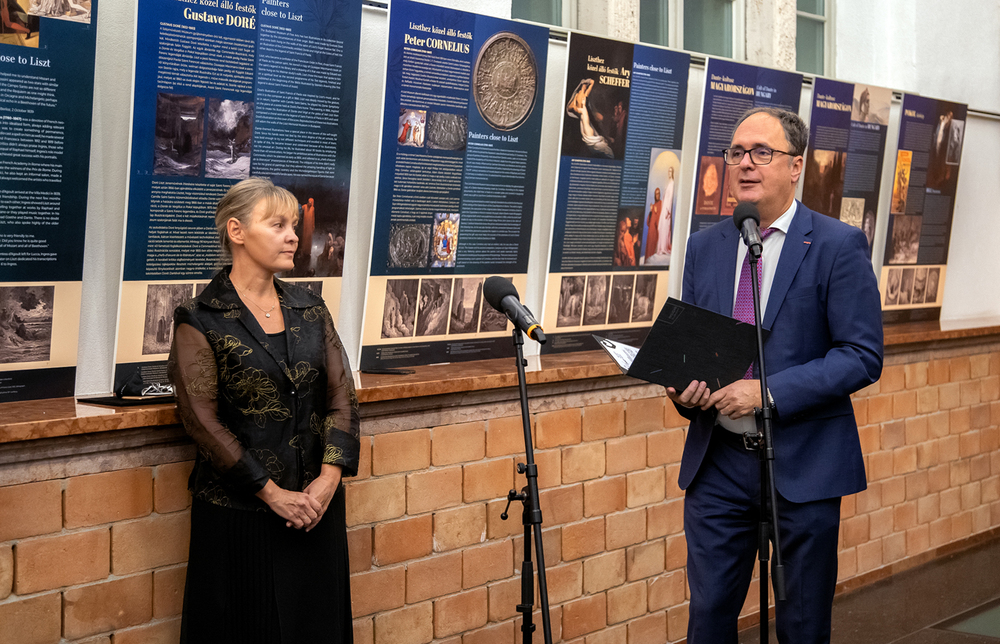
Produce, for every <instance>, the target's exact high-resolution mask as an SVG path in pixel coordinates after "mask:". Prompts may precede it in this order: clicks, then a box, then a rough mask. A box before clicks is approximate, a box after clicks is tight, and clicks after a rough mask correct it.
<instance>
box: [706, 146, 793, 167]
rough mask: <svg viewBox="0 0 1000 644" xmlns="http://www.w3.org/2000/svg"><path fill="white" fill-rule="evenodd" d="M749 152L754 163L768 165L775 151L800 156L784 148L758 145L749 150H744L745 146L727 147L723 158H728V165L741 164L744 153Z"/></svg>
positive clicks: (723, 152)
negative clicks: (775, 148) (777, 148)
mask: <svg viewBox="0 0 1000 644" xmlns="http://www.w3.org/2000/svg"><path fill="white" fill-rule="evenodd" d="M748 152H749V153H750V160H751V161H753V162H754V165H767V164H768V163H770V162H771V159H773V158H774V153H775V152H777V153H778V154H787V155H788V156H790V157H794V156H798V155H796V154H792V153H791V152H785V151H784V150H772V149H771V148H765V147H756V148H750V149H749V150H744V149H743V148H726V149H725V150H723V151H722V158H723V159H725V160H726V164H727V165H739V164H740V161H742V160H743V155H745V154H746V153H748Z"/></svg>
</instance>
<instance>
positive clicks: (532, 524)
mask: <svg viewBox="0 0 1000 644" xmlns="http://www.w3.org/2000/svg"><path fill="white" fill-rule="evenodd" d="M513 338H514V349H515V350H516V352H517V384H518V389H519V390H520V394H521V424H522V426H523V427H524V453H525V462H524V463H518V464H517V472H518V474H524V476H525V479H527V482H528V484H527V485H526V486H524V487H523V488H521V491H520V492H517V491H515V490H511V491H510V492H508V493H507V507H506V508H505V509H504V511H503V513H502V514H501V515H500V518H501V519H502V520H504V521H506V520H507V516H508V515H507V511H508V510H510V504H511V502H513V501H520V502H521V504H522V506H523V510H522V512H521V523H522V524H523V525H524V561H523V562H522V563H521V603H519V604H518V605H517V612H519V613H521V615H522V618H521V633H522V636H523V638H522V641H523V643H524V644H531V641H532V633H533V632H534V631H535V624H534V623H533V622H532V614H531V613H532V610H533V609H534V605H535V584H534V579H532V577H533V569H532V563H531V533H532V530H534V534H535V556H536V557H537V558H538V594H539V595H541V600H542V634H543V636H544V638H545V644H552V626H551V624H550V623H549V591H548V587H547V585H546V583H545V552H544V550H543V548H542V510H541V508H540V507H539V504H538V467H537V466H536V465H535V452H534V450H532V448H531V417H530V416H529V415H528V386H527V381H526V378H525V375H524V367H525V365H526V364H527V362H526V361H525V360H524V350H523V348H522V347H523V346H524V336H523V335H522V334H521V330H520V329H519V328H517V327H516V326H515V327H514V332H513Z"/></svg>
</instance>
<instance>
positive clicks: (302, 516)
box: [257, 464, 343, 532]
mask: <svg viewBox="0 0 1000 644" xmlns="http://www.w3.org/2000/svg"><path fill="white" fill-rule="evenodd" d="M342 472H343V470H342V468H341V467H340V466H339V465H325V464H324V465H323V471H322V472H321V473H320V475H319V476H318V477H317V478H316V479H315V480H314V481H313V482H312V483H310V484H309V485H307V486H306V489H305V490H303V491H301V492H295V491H293V490H286V489H284V488H282V487H280V486H279V485H278V484H277V483H275V482H274V481H268V482H267V484H265V485H264V487H263V488H261V490H260V491H259V492H257V496H258V497H259V498H260V499H261V500H262V501H263V502H264V503H267V505H268V507H269V508H271V509H272V510H274V512H275V514H277V515H278V516H280V517H281V518H282V519H285V525H286V526H287V527H289V528H296V529H302V528H305V531H306V532H309V531H310V530H312V529H313V528H315V527H316V525H317V524H318V523H319V521H320V519H322V518H323V515H324V514H325V513H326V509H327V507H329V505H330V500H331V499H333V495H334V494H335V493H336V492H337V487H338V486H339V485H340V477H341V474H342Z"/></svg>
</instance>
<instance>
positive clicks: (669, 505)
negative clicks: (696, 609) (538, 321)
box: [0, 344, 1000, 644]
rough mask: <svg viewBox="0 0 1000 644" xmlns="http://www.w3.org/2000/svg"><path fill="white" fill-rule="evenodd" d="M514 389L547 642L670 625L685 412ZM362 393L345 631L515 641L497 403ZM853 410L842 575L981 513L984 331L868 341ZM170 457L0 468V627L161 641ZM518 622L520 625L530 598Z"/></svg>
mask: <svg viewBox="0 0 1000 644" xmlns="http://www.w3.org/2000/svg"><path fill="white" fill-rule="evenodd" d="M530 393H531V394H532V396H533V398H532V411H533V414H532V423H533V434H534V438H535V449H536V450H537V451H536V452H535V458H536V461H537V463H538V468H539V483H540V487H541V489H542V493H541V503H542V511H543V514H544V520H545V523H544V530H543V532H544V545H545V557H546V564H547V566H548V584H549V599H550V604H551V619H552V626H553V635H554V639H555V641H563V642H572V643H573V644H604V643H606V642H607V643H610V642H628V643H629V644H634V643H642V644H647V643H649V644H655V643H656V642H675V641H678V640H680V639H682V638H683V637H684V633H685V629H686V620H687V603H686V581H685V577H684V574H685V571H684V562H685V557H686V551H685V550H686V549H685V543H684V533H683V521H682V513H683V495H682V493H681V491H680V490H678V489H677V485H676V480H677V469H678V461H679V459H680V454H681V449H682V446H683V439H684V429H683V427H684V424H685V423H684V422H683V421H682V419H681V418H680V417H679V416H677V414H676V413H675V412H674V410H673V408H672V407H671V406H669V405H666V404H664V399H663V397H662V395H660V394H659V391H658V389H657V388H655V387H651V386H635V387H631V386H624V385H623V384H622V382H618V383H612V384H611V385H609V386H608V388H604V389H601V388H600V387H591V386H590V384H587V383H579V384H578V385H572V384H571V385H562V386H561V388H549V389H542V388H536V389H532V391H531V392H530ZM411 402H412V401H411ZM365 411H366V410H363V417H364V418H365V421H364V425H363V432H364V433H366V434H368V435H366V436H365V437H364V438H363V440H362V465H361V473H360V475H359V476H358V478H357V479H353V480H350V481H349V482H348V483H347V486H348V492H347V494H348V497H347V499H348V524H349V526H348V534H349V538H350V547H351V567H352V571H353V573H354V574H353V578H352V592H353V599H354V614H355V622H354V626H355V634H356V641H357V642H358V644H410V643H412V644H424V643H428V642H434V643H435V644H446V643H447V644H492V643H500V642H502V643H503V644H513V643H514V642H520V632H519V630H518V629H519V627H520V619H519V617H518V616H516V615H517V614H516V612H515V610H514V607H515V605H516V604H517V603H518V600H519V593H520V586H519V580H518V576H517V574H516V573H517V571H518V569H519V566H520V561H521V559H522V555H521V552H522V541H523V538H522V534H523V529H522V526H521V523H520V509H519V508H518V507H517V506H515V507H514V508H512V512H511V517H510V520H508V521H506V522H503V521H500V519H499V515H500V513H501V512H502V511H503V508H504V505H505V504H506V494H507V490H508V489H510V488H512V487H515V488H520V487H521V486H522V485H523V484H524V479H523V477H522V476H520V475H518V474H516V471H515V464H516V462H517V461H518V460H521V458H522V456H521V454H522V452H523V442H522V437H521V436H522V435H521V426H520V417H519V416H517V415H514V414H517V407H516V405H515V404H512V403H511V402H510V401H509V400H500V399H498V400H495V401H493V402H489V401H486V402H483V401H482V400H480V401H479V402H475V403H473V402H470V401H469V400H468V399H465V398H459V397H455V398H452V399H448V400H447V401H445V402H444V403H442V404H441V405H440V408H439V409H434V410H430V411H427V410H425V411H424V412H420V413H417V412H413V413H411V412H402V411H401V412H398V413H396V414H393V412H392V411H391V409H390V410H389V411H388V412H387V411H386V410H385V408H382V409H381V411H380V414H379V415H378V417H377V418H376V417H375V414H372V413H365ZM367 411H371V410H367ZM855 411H856V415H857V417H858V421H859V424H860V425H861V439H862V446H863V448H864V451H865V455H866V456H865V459H866V465H867V471H868V479H869V489H868V490H867V491H865V492H863V493H861V494H858V495H855V496H853V497H848V498H846V499H845V500H844V504H843V519H844V520H843V522H842V525H841V557H840V578H841V580H842V581H844V582H845V583H847V584H850V583H851V582H852V581H858V580H865V579H868V578H871V577H873V576H877V575H879V574H880V573H888V572H891V571H895V570H900V569H902V568H905V567H908V566H910V565H914V564H917V563H922V562H923V561H926V560H927V559H929V558H931V557H933V556H935V555H936V553H937V552H938V549H939V548H941V547H942V546H945V547H953V546H954V545H955V544H961V543H962V542H963V541H966V540H968V539H969V538H970V537H972V536H974V535H977V534H983V533H987V532H989V531H991V530H994V529H996V528H997V527H998V526H1000V449H998V441H1000V347H998V346H997V345H979V346H977V345H974V344H973V345H971V346H968V347H966V348H953V349H947V350H935V351H922V352H920V353H908V354H899V355H894V356H890V357H889V358H888V359H887V367H886V369H885V371H884V374H883V377H882V380H881V381H880V382H879V383H877V384H875V385H873V386H871V387H869V388H867V389H866V390H864V391H862V392H860V393H859V394H858V395H857V396H855ZM470 418H475V419H476V420H474V421H472V422H468V420H469V419H470ZM779 457H780V455H779ZM189 470H190V463H167V464H161V465H156V466H151V467H139V468H133V469H126V470H117V471H109V472H102V473H98V474H88V475H82V476H74V477H68V478H59V479H53V480H46V481H39V482H34V483H28V484H22V485H13V486H7V487H0V642H4V643H5V644H6V643H8V642H10V643H11V644H21V643H29V642H30V643H36V642H37V643H48V642H51V643H56V642H60V641H62V642H86V643H88V644H96V643H98V642H104V643H112V642H113V643H114V644H123V643H130V642H152V643H160V642H163V643H168V642H175V641H176V640H177V633H178V627H179V620H178V615H179V612H180V606H181V604H180V601H181V596H182V591H183V584H184V571H185V567H184V560H185V558H186V555H187V539H188V536H187V530H188V511H187V508H188V506H189V497H188V495H187V492H186V490H185V483H186V478H187V473H188V472H189ZM756 596H757V594H756V589H755V588H752V589H751V592H750V593H749V596H748V600H747V603H746V606H745V607H744V610H743V613H744V615H750V614H752V613H755V612H756V611H757V602H756ZM535 622H536V624H537V626H538V629H539V632H540V630H541V618H540V615H538V613H537V611H536V618H535ZM536 635H540V634H539V633H538V632H536ZM536 641H541V638H540V636H538V637H536Z"/></svg>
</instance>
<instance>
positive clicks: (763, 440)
mask: <svg viewBox="0 0 1000 644" xmlns="http://www.w3.org/2000/svg"><path fill="white" fill-rule="evenodd" d="M761 250H762V249H761V248H760V247H758V246H757V245H756V244H754V245H753V246H751V247H750V248H748V249H747V252H748V253H750V275H751V279H750V282H751V286H752V290H753V312H754V323H755V325H756V328H757V364H758V366H759V368H760V401H761V405H760V406H761V417H762V419H763V422H762V429H761V434H760V435H759V436H758V437H757V438H758V440H759V441H760V449H759V453H760V495H761V508H760V530H759V536H758V543H759V553H760V554H759V558H758V559H759V561H760V641H761V644H766V642H767V641H768V619H769V615H768V613H769V610H768V608H769V605H770V602H769V601H768V595H767V572H768V571H767V564H768V554H769V553H768V550H769V545H770V544H769V540H768V537H769V536H770V537H771V538H772V539H773V541H774V595H775V597H776V599H777V601H785V566H784V565H783V564H782V563H781V542H780V540H779V539H778V503H777V501H778V494H777V491H776V490H775V486H774V443H773V442H772V433H771V412H772V411H773V405H772V404H771V399H770V397H769V396H768V395H767V370H766V369H765V368H764V334H763V331H762V325H761V318H760V284H758V283H757V265H758V263H759V262H760V255H761ZM743 436H744V440H747V441H748V440H749V439H750V436H749V435H748V434H744V435H743ZM765 491H766V494H767V497H766V500H767V504H768V505H770V511H768V512H765V508H764V505H765V503H764V501H765V497H764V495H765Z"/></svg>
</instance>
